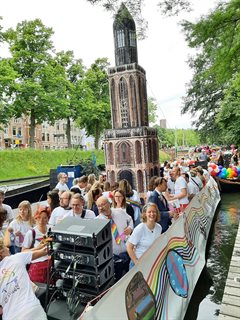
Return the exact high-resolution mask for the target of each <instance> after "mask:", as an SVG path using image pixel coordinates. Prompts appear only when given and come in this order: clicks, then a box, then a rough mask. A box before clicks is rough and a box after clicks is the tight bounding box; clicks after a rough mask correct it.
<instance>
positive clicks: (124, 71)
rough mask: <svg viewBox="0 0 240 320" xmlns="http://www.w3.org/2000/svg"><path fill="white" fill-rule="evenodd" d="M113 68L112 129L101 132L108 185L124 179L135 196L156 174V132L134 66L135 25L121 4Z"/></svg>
mask: <svg viewBox="0 0 240 320" xmlns="http://www.w3.org/2000/svg"><path fill="white" fill-rule="evenodd" d="M113 33H114V45H115V65H116V66H115V67H112V68H110V69H109V70H108V77H109V88H110V98H111V113H112V129H109V130H106V131H105V133H104V148H105V164H106V173H107V177H108V180H109V181H110V183H113V182H115V181H118V180H121V179H127V180H128V181H129V182H130V184H131V185H132V187H133V188H134V189H136V190H137V191H138V192H139V193H143V192H146V186H147V184H148V182H149V179H150V178H151V177H152V176H153V175H159V147H158V138H157V132H156V130H155V129H153V128H149V127H148V125H149V123H148V106H147V89H146V73H145V70H144V69H143V68H142V67H141V66H140V65H139V64H138V54H137V39H136V27H135V22H134V20H133V18H132V16H131V15H130V13H129V11H128V10H127V8H126V7H125V5H124V4H122V5H121V7H120V9H119V11H118V13H117V15H116V17H115V20H114V24H113Z"/></svg>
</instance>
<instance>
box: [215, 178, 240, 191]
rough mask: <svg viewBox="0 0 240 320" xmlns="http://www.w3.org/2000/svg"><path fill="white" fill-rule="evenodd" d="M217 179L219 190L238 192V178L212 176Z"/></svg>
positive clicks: (239, 181) (239, 182)
mask: <svg viewBox="0 0 240 320" xmlns="http://www.w3.org/2000/svg"><path fill="white" fill-rule="evenodd" d="M214 178H215V180H216V181H217V184H218V187H219V190H220V191H221V192H224V193H232V192H240V179H239V178H237V179H236V178H235V179H223V178H219V177H214Z"/></svg>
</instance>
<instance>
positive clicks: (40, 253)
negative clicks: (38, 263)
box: [32, 245, 48, 260]
mask: <svg viewBox="0 0 240 320" xmlns="http://www.w3.org/2000/svg"><path fill="white" fill-rule="evenodd" d="M35 249H36V248H35ZM47 254H48V248H47V246H46V245H44V247H43V248H41V249H38V250H35V251H32V260H35V259H38V258H41V257H43V256H46V255H47Z"/></svg>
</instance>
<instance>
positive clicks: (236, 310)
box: [218, 224, 240, 320]
mask: <svg viewBox="0 0 240 320" xmlns="http://www.w3.org/2000/svg"><path fill="white" fill-rule="evenodd" d="M236 319H240V224H239V227H238V232H237V237H236V240H235V245H234V249H233V254H232V259H231V263H230V267H229V271H228V277H227V281H226V286H225V289H224V294H223V299H222V304H221V309H220V314H219V317H218V320H236Z"/></svg>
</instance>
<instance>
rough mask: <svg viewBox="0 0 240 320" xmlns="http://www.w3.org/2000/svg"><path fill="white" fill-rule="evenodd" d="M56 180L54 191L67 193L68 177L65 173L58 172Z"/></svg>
mask: <svg viewBox="0 0 240 320" xmlns="http://www.w3.org/2000/svg"><path fill="white" fill-rule="evenodd" d="M57 179H58V184H57V185H56V187H55V188H54V189H58V190H59V191H69V188H68V185H67V181H68V176H67V174H66V173H65V172H60V173H59V174H58V176H57Z"/></svg>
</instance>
